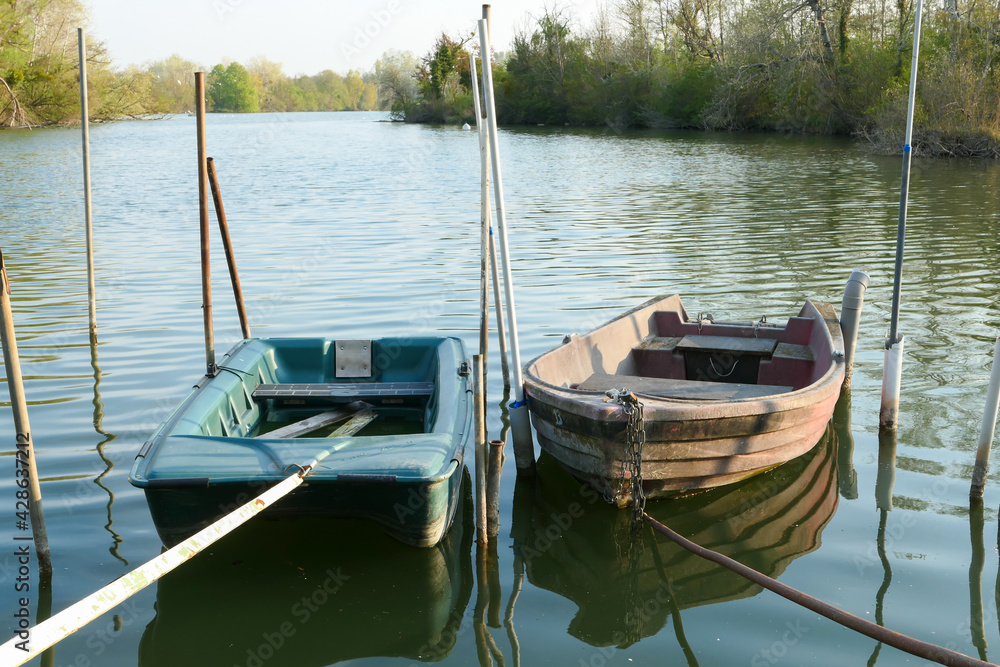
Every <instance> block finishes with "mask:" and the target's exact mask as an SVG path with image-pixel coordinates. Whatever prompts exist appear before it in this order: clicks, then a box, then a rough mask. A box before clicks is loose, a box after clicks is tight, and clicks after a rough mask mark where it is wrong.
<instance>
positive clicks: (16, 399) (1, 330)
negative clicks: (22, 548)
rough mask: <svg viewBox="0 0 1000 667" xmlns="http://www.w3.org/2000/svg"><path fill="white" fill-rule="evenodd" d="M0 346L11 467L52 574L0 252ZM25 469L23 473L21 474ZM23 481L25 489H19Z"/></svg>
mask: <svg viewBox="0 0 1000 667" xmlns="http://www.w3.org/2000/svg"><path fill="white" fill-rule="evenodd" d="M0 345H3V363H4V369H5V370H6V372H7V387H8V389H9V391H10V407H11V410H12V411H13V412H14V431H15V433H16V437H17V453H16V454H15V465H14V467H15V469H16V471H17V480H18V481H17V485H18V490H17V491H18V494H20V493H21V492H22V491H27V504H28V514H29V518H30V521H31V532H32V534H33V536H34V539H35V551H37V556H38V569H39V572H42V573H44V572H51V571H52V556H51V555H50V554H49V535H48V533H47V532H46V530H45V515H44V513H43V512H42V487H41V485H40V484H39V483H38V466H37V465H36V464H35V448H34V446H33V442H32V440H31V424H30V423H29V422H28V402H27V400H26V399H25V396H24V381H23V379H22V377H21V360H20V357H19V356H18V354H17V337H16V335H15V333H14V315H13V313H12V312H11V308H10V280H9V279H8V277H7V267H5V266H4V263H3V251H0ZM25 469H26V470H27V472H26V473H24V472H23V471H24V470H25ZM24 480H26V482H25V486H26V487H27V488H25V486H21V483H22V481H24ZM18 497H19V498H21V497H22V496H20V495H19V496H18ZM17 526H18V528H20V529H21V530H26V529H27V525H25V523H24V522H23V519H20V518H19V519H18V522H17ZM26 539H30V538H25V537H15V538H14V540H15V541H16V542H19V541H21V540H26ZM16 542H15V546H17V544H16Z"/></svg>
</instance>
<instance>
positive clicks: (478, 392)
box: [472, 354, 489, 545]
mask: <svg viewBox="0 0 1000 667" xmlns="http://www.w3.org/2000/svg"><path fill="white" fill-rule="evenodd" d="M472 387H473V389H472V397H473V398H472V400H473V401H474V403H475V405H474V406H473V415H474V422H475V423H474V424H473V428H474V430H475V447H476V542H478V543H479V544H482V545H485V544H486V543H487V542H489V538H488V536H487V532H486V465H487V464H486V409H485V405H484V401H483V358H482V357H481V356H480V355H478V354H475V355H473V356H472Z"/></svg>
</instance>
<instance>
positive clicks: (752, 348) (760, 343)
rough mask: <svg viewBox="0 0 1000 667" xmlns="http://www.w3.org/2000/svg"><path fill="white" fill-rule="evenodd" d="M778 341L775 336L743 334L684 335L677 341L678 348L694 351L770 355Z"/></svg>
mask: <svg viewBox="0 0 1000 667" xmlns="http://www.w3.org/2000/svg"><path fill="white" fill-rule="evenodd" d="M777 345H778V341H776V340H774V339H773V338H744V337H742V336H698V335H688V336H684V338H682V339H681V340H680V342H678V343H677V349H678V350H691V351H694V352H727V353H729V354H736V355H740V354H749V355H756V356H761V357H769V356H771V355H772V354H773V353H774V348H775V347H777Z"/></svg>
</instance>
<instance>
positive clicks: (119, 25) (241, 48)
mask: <svg viewBox="0 0 1000 667" xmlns="http://www.w3.org/2000/svg"><path fill="white" fill-rule="evenodd" d="M84 2H85V4H86V5H87V6H88V8H89V10H90V18H91V24H90V27H89V29H88V35H89V36H90V39H95V40H100V41H103V42H104V43H105V44H106V46H107V47H108V51H109V53H110V55H111V58H112V60H113V61H114V64H115V65H116V66H119V67H124V66H126V65H141V64H143V63H146V62H149V61H153V60H162V59H163V58H166V57H168V56H170V55H171V54H173V53H177V54H179V55H180V56H181V57H183V58H186V59H187V60H191V61H194V62H195V63H197V64H199V65H203V66H205V67H206V68H211V67H212V66H214V65H215V64H217V63H219V62H221V61H222V60H223V59H228V60H236V61H239V62H244V63H245V62H246V61H247V60H249V59H250V58H252V57H254V56H257V55H263V56H265V57H266V58H268V59H269V60H272V61H275V62H279V63H281V64H282V66H283V70H284V72H285V74H286V75H296V74H316V73H318V72H320V71H322V70H324V69H332V70H334V71H335V72H339V73H341V74H346V73H347V71H348V70H349V69H359V70H361V71H365V70H368V69H371V67H372V66H373V65H374V63H375V60H376V58H378V57H379V56H380V55H381V54H382V53H383V52H384V51H386V50H388V49H400V50H403V51H406V50H409V51H412V52H413V53H414V55H416V56H417V57H420V56H422V55H424V54H425V53H427V51H429V50H430V48H431V47H432V46H433V44H434V40H435V38H436V37H437V36H438V35H439V34H441V32H442V31H445V32H447V33H448V34H449V35H452V36H458V35H460V34H468V33H471V32H472V31H473V30H474V29H475V26H476V21H477V20H478V19H479V18H482V4H483V3H482V0H441V1H439V2H426V1H425V2H420V1H418V0H285V1H284V2H281V3H280V4H279V3H277V2H274V0H271V1H270V2H268V1H265V0H84ZM597 2H598V0H560V1H559V3H558V4H559V7H560V8H563V9H565V10H568V11H569V12H571V13H572V15H574V16H576V17H577V20H578V21H579V22H580V23H581V24H583V25H589V23H590V21H591V15H592V14H593V9H594V7H595V6H596V5H597ZM544 4H545V3H543V0H497V1H496V2H493V3H492V5H493V14H492V18H491V22H492V26H491V33H492V36H493V47H494V50H496V51H505V50H507V49H508V48H509V47H510V43H511V40H512V38H513V35H514V32H515V29H516V28H518V27H521V26H524V25H525V22H526V21H527V20H528V14H529V13H530V14H533V15H535V16H538V15H540V14H541V13H542V11H543V7H544ZM553 4H554V3H553V2H552V1H551V0H550V1H549V2H548V5H549V6H552V5H553ZM279 7H280V9H279Z"/></svg>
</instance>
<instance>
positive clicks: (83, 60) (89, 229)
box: [76, 28, 97, 335]
mask: <svg viewBox="0 0 1000 667" xmlns="http://www.w3.org/2000/svg"><path fill="white" fill-rule="evenodd" d="M76 36H77V41H78V43H79V52H80V128H81V130H82V135H83V208H84V218H85V220H86V234H87V290H88V295H89V310H90V335H94V334H96V333H97V296H96V295H97V290H96V288H95V281H94V221H93V214H92V211H91V205H90V107H89V106H88V103H87V46H86V43H87V36H86V33H85V32H84V31H83V28H77V29H76Z"/></svg>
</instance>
